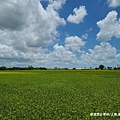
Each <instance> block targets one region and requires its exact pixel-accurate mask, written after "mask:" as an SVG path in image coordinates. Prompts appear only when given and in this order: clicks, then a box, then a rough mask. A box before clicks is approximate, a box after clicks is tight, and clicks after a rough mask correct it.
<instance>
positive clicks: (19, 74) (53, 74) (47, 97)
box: [0, 70, 120, 120]
mask: <svg viewBox="0 0 120 120" xmlns="http://www.w3.org/2000/svg"><path fill="white" fill-rule="evenodd" d="M119 85H120V71H112V70H110V71H107V70H106V71H104V70H103V71H99V70H98V71H96V70H46V71H44V70H43V71H42V70H40V71H39V70H36V71H35V70H33V71H0V119H1V120H96V119H97V120H101V119H102V120H117V119H120V116H101V117H100V116H90V113H120V87H119Z"/></svg>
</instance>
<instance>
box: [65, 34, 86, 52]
mask: <svg viewBox="0 0 120 120" xmlns="http://www.w3.org/2000/svg"><path fill="white" fill-rule="evenodd" d="M84 45H85V42H84V41H83V40H82V39H81V38H79V37H78V36H70V37H67V38H66V39H65V48H66V49H71V50H72V51H78V52H80V47H83V46H84Z"/></svg>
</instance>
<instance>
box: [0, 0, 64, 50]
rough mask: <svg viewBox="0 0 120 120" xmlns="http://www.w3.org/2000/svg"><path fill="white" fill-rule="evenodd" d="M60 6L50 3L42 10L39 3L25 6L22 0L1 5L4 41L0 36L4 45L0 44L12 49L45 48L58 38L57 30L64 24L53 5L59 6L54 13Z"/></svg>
mask: <svg viewBox="0 0 120 120" xmlns="http://www.w3.org/2000/svg"><path fill="white" fill-rule="evenodd" d="M64 2H65V1H64ZM57 3H58V4H57ZM62 4H63V3H62V2H60V1H59V2H56V1H55V2H52V3H51V4H49V5H48V7H47V8H46V10H45V9H44V8H43V7H42V5H41V3H40V2H39V0H34V1H33V0H27V2H26V3H24V2H23V1H22V0H18V1H17V0H14V1H12V2H11V1H10V0H7V2H6V1H2V3H1V4H0V29H1V31H2V32H1V33H4V37H3V35H0V36H1V38H0V39H1V42H2V43H3V44H6V43H4V41H6V40H9V41H11V46H13V47H15V48H16V49H19V48H22V49H27V48H28V47H39V46H42V45H48V44H49V43H51V42H52V41H53V39H54V38H56V36H57V35H58V34H59V33H58V31H57V27H58V26H59V25H65V20H64V19H63V18H60V17H59V14H58V13H57V11H56V9H55V6H56V5H57V7H58V6H59V7H58V8H57V10H58V9H60V8H61V7H62ZM16 43H17V45H15V44H16ZM22 49H21V50H22Z"/></svg>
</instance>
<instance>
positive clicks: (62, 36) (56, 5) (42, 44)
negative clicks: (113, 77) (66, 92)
mask: <svg viewBox="0 0 120 120" xmlns="http://www.w3.org/2000/svg"><path fill="white" fill-rule="evenodd" d="M100 64H103V65H105V66H106V67H113V66H117V65H120V0H91V1H90V0H0V66H3V65H4V66H6V67H13V66H14V67H15V66H17V67H27V66H29V65H32V66H34V67H46V68H54V67H58V68H73V67H75V68H85V67H86V68H90V67H92V68H94V67H98V66H99V65H100Z"/></svg>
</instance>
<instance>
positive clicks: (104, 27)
mask: <svg viewBox="0 0 120 120" xmlns="http://www.w3.org/2000/svg"><path fill="white" fill-rule="evenodd" d="M117 15H118V13H117V12H116V11H111V12H109V13H108V15H107V16H106V18H105V19H103V20H100V21H98V22H97V25H98V27H99V28H100V31H99V33H98V34H97V39H98V40H101V41H108V40H110V39H111V38H112V37H113V36H115V37H116V38H120V19H117Z"/></svg>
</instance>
